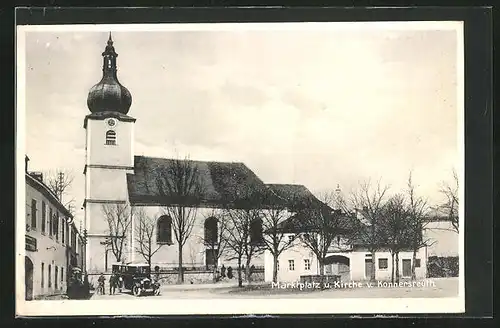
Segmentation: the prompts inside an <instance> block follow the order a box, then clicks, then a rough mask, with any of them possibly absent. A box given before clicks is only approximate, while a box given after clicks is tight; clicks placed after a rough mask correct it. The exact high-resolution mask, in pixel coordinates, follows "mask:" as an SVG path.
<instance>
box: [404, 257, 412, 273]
mask: <svg viewBox="0 0 500 328" xmlns="http://www.w3.org/2000/svg"><path fill="white" fill-rule="evenodd" d="M403 277H411V260H409V259H405V260H403Z"/></svg>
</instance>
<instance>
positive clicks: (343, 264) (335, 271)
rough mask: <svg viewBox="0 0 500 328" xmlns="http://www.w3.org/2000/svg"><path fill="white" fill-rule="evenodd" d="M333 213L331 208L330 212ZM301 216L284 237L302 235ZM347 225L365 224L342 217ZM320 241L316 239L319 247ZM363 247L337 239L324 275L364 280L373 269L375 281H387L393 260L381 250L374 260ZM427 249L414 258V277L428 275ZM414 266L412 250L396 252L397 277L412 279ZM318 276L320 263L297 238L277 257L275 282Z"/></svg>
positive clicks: (268, 277) (269, 259) (268, 265)
mask: <svg viewBox="0 0 500 328" xmlns="http://www.w3.org/2000/svg"><path fill="white" fill-rule="evenodd" d="M332 211H333V209H332ZM301 219H302V218H301V217H300V216H298V215H294V216H292V217H291V218H289V219H288V220H286V221H284V222H283V224H282V227H283V229H284V230H283V232H285V233H287V237H289V238H293V236H294V235H296V234H299V233H303V232H304V230H303V229H302V227H303V226H302V225H301V222H300V221H301ZM343 219H344V220H346V226H349V225H350V224H349V220H359V221H360V222H361V223H362V222H364V220H363V218H362V215H358V217H349V216H345V217H344V218H343ZM320 242H321V241H320V240H319V239H318V244H319V243H320ZM372 256H373V254H372V253H371V252H369V250H368V249H367V247H366V243H365V242H363V241H362V240H361V239H360V238H354V239H353V238H351V239H350V240H349V241H347V239H345V238H343V237H342V236H339V237H338V238H337V240H335V241H334V242H333V243H332V245H331V247H330V248H329V250H328V253H327V256H326V259H325V268H324V273H325V275H337V276H340V279H341V281H364V280H369V279H370V278H371V273H372V270H374V271H375V279H376V280H390V279H391V276H392V267H393V264H392V257H391V254H390V252H389V250H388V249H384V248H383V247H382V248H381V249H380V250H379V251H377V252H375V258H373V257H372ZM264 259H265V264H264V266H265V281H268V282H270V281H272V280H273V268H274V265H273V262H274V259H273V256H272V254H271V253H270V252H269V251H266V252H265V256H264ZM426 263H427V249H426V247H422V248H420V249H419V250H418V252H417V254H416V259H415V263H414V264H415V276H416V278H417V279H423V278H425V277H426V275H427V265H426ZM412 264H413V251H410V250H406V251H401V252H400V253H399V263H398V266H399V274H400V277H401V278H403V279H405V278H411V268H412ZM319 274H320V265H319V261H318V259H317V257H316V255H315V254H314V252H312V251H311V249H309V248H308V247H306V246H305V245H304V244H303V242H301V240H300V238H299V239H296V240H295V241H294V242H293V246H292V247H291V248H289V249H287V250H285V251H283V253H282V254H280V256H279V258H278V275H277V280H278V282H296V281H299V280H300V279H301V276H315V275H319Z"/></svg>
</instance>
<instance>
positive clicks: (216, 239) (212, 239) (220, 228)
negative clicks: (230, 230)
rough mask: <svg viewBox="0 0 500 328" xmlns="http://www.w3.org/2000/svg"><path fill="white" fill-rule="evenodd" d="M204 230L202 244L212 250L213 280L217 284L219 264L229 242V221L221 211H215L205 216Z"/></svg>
mask: <svg viewBox="0 0 500 328" xmlns="http://www.w3.org/2000/svg"><path fill="white" fill-rule="evenodd" d="M204 228H205V230H204V234H203V236H201V237H200V239H201V242H202V244H203V245H205V246H206V247H207V248H208V249H210V250H211V252H210V256H211V260H212V262H213V263H214V265H213V267H212V270H213V280H214V282H216V281H217V280H218V276H217V263H219V259H220V258H221V257H222V255H223V254H224V252H225V250H226V247H227V240H226V238H225V237H226V235H227V234H226V229H227V219H226V217H225V216H224V215H222V212H221V211H218V210H215V209H213V210H212V211H210V212H209V213H208V214H207V215H205V224H204Z"/></svg>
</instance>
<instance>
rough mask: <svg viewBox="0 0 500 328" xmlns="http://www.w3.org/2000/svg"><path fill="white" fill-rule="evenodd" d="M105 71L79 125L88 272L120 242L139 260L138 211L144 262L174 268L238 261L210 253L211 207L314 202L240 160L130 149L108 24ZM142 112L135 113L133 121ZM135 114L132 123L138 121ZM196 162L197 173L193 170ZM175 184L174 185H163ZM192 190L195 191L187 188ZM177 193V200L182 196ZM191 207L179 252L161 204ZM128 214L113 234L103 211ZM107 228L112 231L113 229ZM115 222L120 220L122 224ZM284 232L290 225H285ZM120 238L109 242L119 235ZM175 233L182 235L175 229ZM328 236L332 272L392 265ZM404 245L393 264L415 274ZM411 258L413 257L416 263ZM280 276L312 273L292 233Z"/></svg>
mask: <svg viewBox="0 0 500 328" xmlns="http://www.w3.org/2000/svg"><path fill="white" fill-rule="evenodd" d="M102 57H103V67H102V71H103V75H102V79H101V81H100V82H99V83H97V84H96V85H94V86H93V87H92V88H91V89H90V91H89V93H88V98H87V105H88V109H89V110H90V114H88V115H87V116H86V117H85V119H84V125H83V127H84V128H85V130H86V147H85V149H86V160H85V168H84V175H85V200H84V204H83V208H84V213H85V214H84V224H85V230H86V243H87V244H86V247H87V248H86V261H85V269H86V271H87V272H88V274H89V276H90V280H91V281H92V280H94V278H95V277H96V275H98V274H100V273H105V272H107V273H109V272H110V271H111V264H112V263H113V262H116V261H117V259H116V256H114V254H115V253H116V248H117V247H118V246H119V247H122V249H123V252H122V253H123V254H122V255H121V258H120V259H119V260H120V262H122V263H124V262H147V261H146V259H145V257H144V256H143V252H142V253H141V252H140V251H138V250H139V249H140V248H141V245H138V243H139V242H138V240H140V239H141V238H137V237H138V236H137V234H138V233H139V232H138V231H139V230H138V227H139V225H140V224H142V223H141V220H140V215H138V214H137V213H142V214H141V215H142V217H147V218H148V219H149V220H150V221H152V226H153V230H154V231H149V238H150V240H151V242H150V245H149V246H150V250H151V252H150V261H149V262H150V265H151V266H152V267H159V268H161V269H162V270H167V271H168V270H175V268H177V267H178V266H179V263H180V262H182V264H183V267H186V268H193V269H195V268H203V267H205V268H207V271H208V268H209V267H212V266H214V265H216V266H221V265H225V266H226V267H229V266H231V267H232V268H233V269H234V268H237V262H236V260H235V259H234V257H233V258H230V259H228V258H227V257H226V256H224V254H223V255H222V256H220V258H217V260H215V259H214V258H215V257H214V256H213V254H214V252H215V253H217V252H218V249H217V245H214V243H210V242H207V236H208V237H209V238H208V239H210V240H211V241H214V240H218V239H219V238H220V234H219V233H218V218H217V216H218V213H220V211H221V210H224V209H226V210H227V209H230V210H231V209H249V208H252V207H253V208H258V209H266V208H273V206H274V207H275V206H277V205H279V206H285V207H286V209H287V212H288V213H289V215H290V217H291V218H293V217H294V209H296V208H297V206H296V205H297V204H299V203H300V204H306V203H307V204H311V203H317V204H320V205H321V206H324V205H325V204H324V203H322V202H320V201H319V200H318V199H317V198H316V197H315V196H314V195H313V194H312V193H311V192H310V191H309V190H308V189H307V188H306V187H305V186H303V185H293V184H266V183H264V182H263V181H262V180H261V179H260V178H259V177H258V176H257V175H256V174H255V173H254V172H252V170H251V169H250V168H248V167H247V166H246V165H245V164H244V163H236V162H215V161H197V160H191V159H172V158H155V157H147V156H136V155H135V154H134V126H135V124H136V118H134V117H133V116H131V115H129V111H130V108H131V105H132V95H131V93H130V92H129V90H127V88H126V87H125V86H123V85H122V84H121V83H120V82H119V80H118V77H117V57H118V54H117V53H116V51H115V48H114V46H113V40H112V38H111V34H110V36H109V40H108V42H107V45H106V47H105V50H104V52H103V53H102ZM139 122H140V121H139ZM139 124H140V123H139ZM193 172H196V179H195V178H194V177H193V175H192V174H190V173H193ZM167 173H168V174H170V175H174V176H176V175H177V178H178V179H177V180H176V181H170V183H169V182H168V181H167V180H166V179H165V175H166V174H167ZM194 180H196V181H197V182H199V186H201V187H200V188H194V189H197V190H196V195H194V196H193V195H188V194H187V193H186V192H185V191H186V190H185V188H184V189H183V187H186V186H188V185H192V183H193V181H194ZM174 189H175V190H176V192H175V193H171V192H170V193H169V192H166V191H169V190H174ZM189 196H193V197H189ZM180 199H181V200H180ZM180 203H183V204H184V208H183V209H182V211H194V212H195V215H194V223H193V225H192V227H191V228H189V229H187V230H188V233H186V234H185V237H186V238H184V240H183V242H182V244H183V248H182V253H181V254H179V247H178V246H179V240H180V239H179V226H178V225H179V223H178V222H177V223H176V222H174V220H173V219H172V217H173V216H175V213H174V215H170V214H171V212H170V214H169V211H165V209H166V208H167V209H168V208H174V209H176V210H178V209H179V208H180V207H179V206H178V205H179V204H180ZM113 206H115V208H119V207H120V206H122V208H126V211H127V212H126V213H125V212H123V211H122V212H120V211H117V212H116V213H110V212H109V211H106V210H105V209H106V207H108V208H110V207H113ZM110 216H111V217H114V218H115V219H116V218H117V217H119V216H122V217H130V220H129V222H130V226H128V225H127V227H128V229H126V231H127V232H126V234H123V235H121V236H120V231H119V230H120V229H119V228H120V227H119V224H118V225H117V224H116V220H115V226H114V228H113V229H111V226H110V223H109V218H110ZM250 229H251V235H252V238H254V239H255V240H259V239H261V238H262V235H263V234H264V233H265V231H264V229H263V227H262V221H261V220H260V221H259V220H258V219H256V220H255V222H251V228H250ZM112 230H114V231H112ZM121 230H122V231H123V230H124V229H123V227H121ZM290 233H291V234H295V233H297V231H290ZM118 238H119V239H120V240H121V241H123V242H118V243H117V242H113V240H114V241H116V240H117V239H118ZM181 239H182V238H181ZM334 246H335V245H332V249H331V251H329V254H328V257H327V263H326V267H325V269H326V273H327V274H338V275H341V276H342V279H343V280H366V279H369V277H370V272H372V270H375V272H376V277H377V279H382V280H384V279H388V278H390V274H391V271H392V263H391V261H390V259H391V255H390V254H389V253H388V252H387V251H381V252H377V253H376V254H375V255H376V258H372V254H371V253H368V252H367V251H366V249H365V248H364V247H363V245H358V246H356V245H354V246H353V245H351V246H352V247H351V248H349V249H348V250H340V249H335V247H334ZM412 256H413V254H412V252H407V251H405V252H401V254H400V260H399V261H400V262H399V263H398V266H399V267H400V268H401V269H400V272H402V273H403V277H405V276H406V277H408V275H409V274H411V267H412V265H414V266H415V267H416V270H415V271H416V275H417V278H424V277H425V276H426V259H427V255H426V248H422V249H421V250H419V252H418V254H417V258H416V259H415V260H414V261H413V259H412ZM414 262H415V263H414ZM273 263H274V262H273V257H272V256H271V255H270V253H269V251H265V252H263V253H259V255H256V256H254V257H252V261H251V264H252V265H253V266H255V267H264V271H265V273H264V276H265V278H264V279H265V280H266V281H272V275H273ZM277 267H278V281H298V280H299V279H300V278H301V277H302V276H307V275H317V274H318V273H319V265H318V261H317V259H315V256H314V254H313V253H312V252H310V251H309V250H308V249H307V248H305V247H304V245H301V244H300V243H299V242H298V240H297V245H294V247H292V248H290V249H287V250H286V251H284V252H283V253H282V254H281V255H280V257H279V261H278V266H277Z"/></svg>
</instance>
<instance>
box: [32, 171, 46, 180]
mask: <svg viewBox="0 0 500 328" xmlns="http://www.w3.org/2000/svg"><path fill="white" fill-rule="evenodd" d="M30 174H31V176H32V177H33V178H35V179H37V180H38V181H40V182H43V173H42V172H31V173H30Z"/></svg>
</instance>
